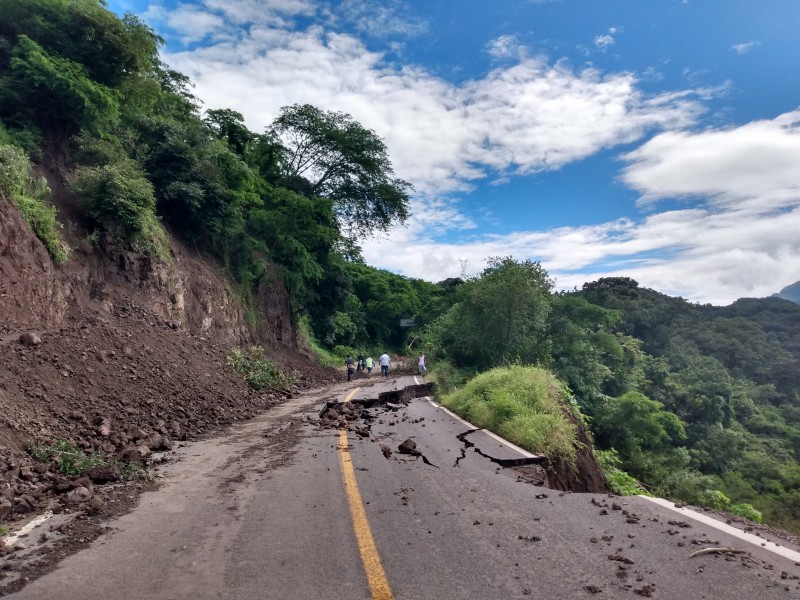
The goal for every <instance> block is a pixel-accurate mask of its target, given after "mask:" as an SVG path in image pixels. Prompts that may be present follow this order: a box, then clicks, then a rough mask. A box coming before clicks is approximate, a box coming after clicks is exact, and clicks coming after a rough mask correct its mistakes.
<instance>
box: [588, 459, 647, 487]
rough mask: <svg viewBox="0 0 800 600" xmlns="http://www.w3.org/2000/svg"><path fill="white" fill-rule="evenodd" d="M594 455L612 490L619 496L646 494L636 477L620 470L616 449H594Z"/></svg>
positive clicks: (620, 462)
mask: <svg viewBox="0 0 800 600" xmlns="http://www.w3.org/2000/svg"><path fill="white" fill-rule="evenodd" d="M594 456H595V458H596V459H597V463H598V464H599V465H600V468H601V469H602V470H603V475H605V478H606V483H607V484H608V487H609V488H610V489H611V491H612V492H614V493H615V494H618V495H620V496H638V495H647V494H648V492H647V490H646V489H644V488H643V487H642V486H641V485H640V484H639V482H638V481H636V479H634V478H633V477H631V476H630V475H628V474H627V473H626V472H625V471H623V470H622V468H621V467H622V460H621V459H620V457H619V454H618V453H617V451H616V450H596V451H595V453H594Z"/></svg>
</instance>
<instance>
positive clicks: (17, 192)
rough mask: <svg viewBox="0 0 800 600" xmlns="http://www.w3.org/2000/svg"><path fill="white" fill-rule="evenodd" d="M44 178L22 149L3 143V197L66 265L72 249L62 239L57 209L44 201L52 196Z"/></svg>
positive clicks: (0, 168) (59, 262) (0, 173)
mask: <svg viewBox="0 0 800 600" xmlns="http://www.w3.org/2000/svg"><path fill="white" fill-rule="evenodd" d="M49 191H50V190H49V189H48V188H47V182H46V181H45V180H44V178H41V177H36V176H35V175H34V173H33V169H32V167H31V163H30V161H29V160H28V157H27V156H26V155H25V152H24V151H23V150H22V149H21V148H17V147H15V146H11V145H7V144H4V143H0V194H2V195H4V196H7V197H8V198H9V199H10V200H11V202H12V203H13V204H14V206H16V207H17V210H19V212H20V214H21V215H22V218H23V219H25V222H26V223H27V224H28V226H29V227H30V228H31V230H32V231H33V233H34V234H36V237H38V238H39V240H41V242H42V244H44V247H45V248H46V249H47V252H48V253H49V254H50V257H51V258H52V259H53V262H54V263H55V264H57V265H62V264H64V263H65V262H67V259H68V258H69V251H70V249H69V246H67V244H66V243H65V242H64V241H63V240H62V239H61V234H60V233H59V229H61V224H60V223H59V222H58V221H57V220H56V214H57V211H56V208H55V206H53V205H52V204H49V203H47V202H46V201H45V200H44V196H45V195H46V194H48V193H49Z"/></svg>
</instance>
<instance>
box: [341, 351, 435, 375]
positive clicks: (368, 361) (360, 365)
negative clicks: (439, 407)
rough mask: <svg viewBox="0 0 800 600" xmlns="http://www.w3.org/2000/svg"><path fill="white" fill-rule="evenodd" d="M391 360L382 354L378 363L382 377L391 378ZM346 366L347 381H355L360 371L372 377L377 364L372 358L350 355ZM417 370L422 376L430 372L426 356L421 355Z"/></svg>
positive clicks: (345, 361) (346, 360)
mask: <svg viewBox="0 0 800 600" xmlns="http://www.w3.org/2000/svg"><path fill="white" fill-rule="evenodd" d="M390 362H391V359H390V358H389V355H388V354H386V352H384V353H383V354H381V356H380V358H378V363H379V364H380V367H381V376H382V377H388V376H389V364H390ZM344 364H345V366H346V367H347V381H353V379H355V378H356V372H358V371H362V370H363V371H366V372H367V377H370V376H372V368H373V367H374V365H375V362H374V361H373V360H372V357H371V356H364V355H363V354H359V355H358V358H353V355H352V354H348V355H347V358H346V359H345V360H344ZM417 369H418V370H419V373H420V375H424V374H425V373H427V372H428V368H427V367H426V366H425V355H424V354H420V355H419V360H418V361H417Z"/></svg>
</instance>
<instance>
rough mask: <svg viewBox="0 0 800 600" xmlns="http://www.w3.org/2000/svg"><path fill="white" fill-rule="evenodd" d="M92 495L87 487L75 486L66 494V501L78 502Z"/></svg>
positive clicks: (85, 500)
mask: <svg viewBox="0 0 800 600" xmlns="http://www.w3.org/2000/svg"><path fill="white" fill-rule="evenodd" d="M91 497H92V492H90V491H89V490H88V489H87V488H85V487H83V486H80V487H76V488H75V489H74V490H72V491H71V492H69V493H68V494H67V501H68V502H69V503H70V504H80V503H81V502H87V501H88V500H89V499H91Z"/></svg>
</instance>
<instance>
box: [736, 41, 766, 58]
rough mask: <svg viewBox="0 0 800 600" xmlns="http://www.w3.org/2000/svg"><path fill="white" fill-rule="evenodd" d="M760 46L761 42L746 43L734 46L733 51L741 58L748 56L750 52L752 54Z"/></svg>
mask: <svg viewBox="0 0 800 600" xmlns="http://www.w3.org/2000/svg"><path fill="white" fill-rule="evenodd" d="M760 45H761V42H744V43H742V44H734V45H733V46H731V50H733V51H734V52H736V54H738V55H740V56H741V55H742V54H747V53H748V52H750V50H752V49H753V48H755V47H756V46H760Z"/></svg>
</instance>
